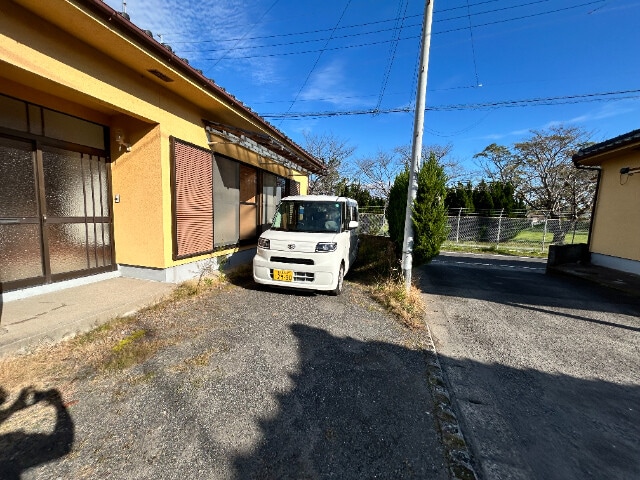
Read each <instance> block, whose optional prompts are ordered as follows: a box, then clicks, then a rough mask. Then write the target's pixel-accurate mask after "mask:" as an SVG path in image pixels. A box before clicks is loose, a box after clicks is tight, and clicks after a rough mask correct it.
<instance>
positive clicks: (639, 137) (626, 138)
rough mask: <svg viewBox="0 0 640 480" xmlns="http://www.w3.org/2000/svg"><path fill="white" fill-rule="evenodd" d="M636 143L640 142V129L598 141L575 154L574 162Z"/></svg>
mask: <svg viewBox="0 0 640 480" xmlns="http://www.w3.org/2000/svg"><path fill="white" fill-rule="evenodd" d="M634 143H640V129H638V130H633V131H632V132H629V133H625V134H624V135H619V136H617V137H615V138H611V139H609V140H605V141H604V142H600V143H596V144H595V145H591V146H590V147H586V148H582V149H580V150H579V151H578V153H576V154H575V155H574V156H573V162H574V163H575V162H579V161H580V160H584V159H587V158H590V157H594V156H596V155H600V154H602V153H606V152H609V151H611V150H616V149H618V148H621V147H624V146H627V145H631V144H634Z"/></svg>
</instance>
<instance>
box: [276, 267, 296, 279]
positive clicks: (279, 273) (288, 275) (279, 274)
mask: <svg viewBox="0 0 640 480" xmlns="http://www.w3.org/2000/svg"><path fill="white" fill-rule="evenodd" d="M273 279H274V280H279V281H281V282H293V271H291V270H276V269H274V270H273Z"/></svg>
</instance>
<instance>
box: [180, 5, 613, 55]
mask: <svg viewBox="0 0 640 480" xmlns="http://www.w3.org/2000/svg"><path fill="white" fill-rule="evenodd" d="M603 1H605V0H594V1H591V2H586V3H581V4H578V5H572V6H569V7H564V8H559V9H555V10H548V11H545V12H538V13H532V14H529V15H523V16H520V17H513V18H507V19H502V20H495V21H492V22H486V23H481V24H478V25H474V28H479V27H487V26H491V25H497V24H501V23H508V22H514V21H518V20H526V19H530V18H535V17H540V16H543V15H550V14H553V13H559V12H563V11H567V10H572V9H575V8H580V7H585V6H589V5H594V4H597V3H602V2H603ZM464 18H466V16H465V17H464ZM468 28H469V27H468V26H465V27H458V28H452V29H449V30H442V31H439V32H434V33H432V35H441V34H444V33H453V32H459V31H462V30H467V29H468ZM336 38H339V37H336ZM416 38H420V36H419V35H412V36H408V37H404V38H400V41H404V40H414V39H416ZM393 41H394V40H379V41H376V42H367V43H360V44H354V45H343V46H339V47H332V48H323V49H321V50H303V51H297V52H280V53H271V54H264V53H263V54H256V55H243V56H233V57H229V58H228V59H229V60H242V59H251V58H270V57H284V56H291V55H303V54H309V53H318V52H321V51H322V52H324V51H330V50H346V49H350V48H361V47H369V46H373V45H381V44H385V43H391V42H393ZM309 42H310V41H306V42H305V43H309ZM247 48H248V47H247ZM251 48H257V47H251ZM181 53H182V52H181ZM220 60H222V58H220V59H217V58H204V59H201V61H220Z"/></svg>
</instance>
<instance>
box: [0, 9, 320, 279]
mask: <svg viewBox="0 0 640 480" xmlns="http://www.w3.org/2000/svg"><path fill="white" fill-rule="evenodd" d="M0 95H1V96H2V98H3V99H4V100H3V101H4V104H5V105H10V106H11V108H13V109H14V110H15V112H14V113H12V112H10V111H8V110H6V109H5V112H3V113H2V114H0V141H1V142H4V143H1V142H0V146H1V148H3V149H4V150H2V151H0V156H1V155H3V154H4V155H10V154H11V155H12V154H13V153H7V152H9V150H11V152H13V151H14V150H15V149H16V148H18V147H16V146H15V145H16V143H15V142H16V141H18V142H19V143H20V147H19V148H18V150H20V148H22V149H24V148H27V149H28V148H32V149H33V155H34V158H35V159H36V161H35V163H34V167H33V168H34V171H33V172H27V173H28V175H31V176H33V178H34V181H35V182H36V187H37V188H36V190H37V189H41V190H38V191H36V192H35V198H36V202H35V203H37V204H38V205H39V206H38V208H37V209H36V208H35V207H34V210H33V212H32V213H29V212H27V213H19V212H18V213H16V212H17V210H16V212H13V213H12V212H11V211H9V210H7V211H6V212H3V211H1V210H0V230H2V229H4V230H2V231H0V233H2V232H3V231H6V232H11V233H16V235H17V234H22V233H21V232H23V231H24V232H27V231H29V232H36V231H37V232H39V234H38V235H40V240H39V241H40V244H41V245H42V246H41V255H42V264H43V265H44V266H43V271H42V272H41V274H38V275H35V274H32V277H29V278H26V277H25V278H26V279H25V278H22V277H24V276H25V275H26V274H24V273H21V272H20V270H24V269H20V268H14V269H13V270H11V271H9V269H6V270H3V271H0V286H2V285H4V288H5V290H6V289H7V285H8V286H9V289H11V288H18V287H20V288H22V287H23V286H29V285H30V284H31V283H33V284H35V285H38V284H43V283H51V282H56V281H60V280H64V279H65V278H67V277H69V276H71V277H73V276H82V275H88V274H92V273H96V272H100V271H107V270H114V269H115V268H116V265H120V266H128V267H132V269H129V270H128V271H129V272H130V273H132V274H134V275H135V274H136V272H138V273H141V272H143V271H144V270H145V269H146V270H148V272H150V274H151V275H152V276H153V275H154V274H156V273H157V272H163V271H167V270H171V269H175V268H177V267H180V266H182V265H188V264H194V262H198V261H202V260H203V259H207V258H210V257H215V256H220V255H227V254H229V253H233V252H235V251H238V250H241V249H243V248H250V247H251V241H250V239H246V238H245V239H244V242H243V245H240V243H242V242H240V239H238V241H237V242H232V241H229V240H228V239H227V240H225V241H224V242H222V243H223V244H220V243H221V242H218V245H217V246H216V247H215V248H206V249H205V250H202V252H201V254H198V251H195V253H190V252H191V251H186V253H185V251H182V252H180V251H179V249H178V248H177V246H176V236H178V237H180V236H181V235H182V237H184V236H185V235H187V236H188V235H191V232H196V233H199V232H200V231H201V230H202V229H203V227H202V225H200V226H197V227H194V228H195V230H194V229H193V228H192V229H191V230H190V228H191V227H190V226H189V224H188V222H189V221H190V220H189V218H187V217H188V215H187V217H184V218H183V217H180V215H179V214H178V213H177V212H178V210H177V209H179V208H182V207H181V205H183V203H181V202H183V200H184V199H182V198H179V197H180V195H181V194H180V193H176V192H178V190H179V189H177V187H176V185H177V183H176V182H182V183H183V184H184V183H189V182H191V179H190V178H184V179H183V178H178V177H179V174H177V173H176V172H177V171H178V169H179V168H181V167H179V165H178V164H180V165H182V166H184V165H187V167H188V163H189V161H190V157H189V155H191V154H192V153H193V155H196V156H198V155H200V156H202V155H205V157H204V158H205V159H206V158H207V155H210V156H211V161H212V162H213V165H214V167H213V168H214V170H215V168H217V167H216V165H217V162H218V160H217V159H218V158H221V159H222V158H224V159H227V160H230V161H232V163H231V164H229V165H232V166H233V165H236V164H238V165H244V166H246V167H248V168H249V170H247V171H248V172H249V174H250V176H251V181H253V182H254V183H255V188H256V192H255V195H254V196H251V195H250V196H249V198H248V200H247V199H241V203H242V202H244V201H245V200H247V201H248V202H249V207H250V208H248V210H247V209H245V210H244V211H249V212H250V213H251V214H253V212H254V211H255V212H256V213H255V215H256V223H257V226H258V228H260V225H261V223H262V224H264V218H263V217H264V216H265V215H266V214H265V212H264V207H263V201H264V199H263V196H264V195H271V194H270V193H268V191H270V190H267V189H266V187H264V189H262V187H263V186H264V185H267V183H269V182H272V183H273V182H274V181H275V180H274V179H281V180H282V182H288V183H286V185H287V188H288V186H289V185H299V191H300V192H301V193H306V189H307V185H308V175H309V173H310V172H315V173H317V172H319V171H321V169H322V164H321V162H319V161H318V160H317V159H315V158H314V157H312V156H311V155H310V154H308V153H307V152H306V151H304V150H303V149H302V148H301V147H299V146H298V145H296V144H295V143H294V142H292V141H291V140H290V139H288V138H287V137H286V136H285V135H284V134H283V133H282V132H280V131H278V130H277V129H275V128H274V127H272V126H271V125H270V124H268V123H267V122H265V121H264V120H263V119H261V118H260V117H259V116H257V115H256V114H255V113H253V112H252V111H251V110H250V109H248V108H247V107H245V106H244V105H242V104H241V103H240V102H239V101H238V100H237V99H235V98H234V97H232V96H231V95H229V94H228V93H226V91H224V90H222V89H221V88H220V87H218V86H217V85H215V84H214V83H213V82H212V81H210V80H208V79H206V78H205V77H203V76H202V75H201V73H199V72H197V71H195V70H194V69H193V68H191V67H190V66H189V65H188V64H187V63H186V62H183V61H182V60H181V59H179V58H178V57H176V56H175V55H173V53H172V52H171V51H170V50H168V49H166V48H165V47H163V46H162V45H160V44H159V43H157V42H156V41H155V40H153V38H152V37H149V36H148V35H146V34H145V33H144V32H142V31H141V30H140V29H139V28H137V27H136V26H135V25H133V24H131V23H130V22H129V21H128V20H127V19H125V18H123V17H122V16H121V15H120V14H118V13H117V12H114V11H112V10H111V9H110V8H109V7H108V6H106V5H105V4H103V3H102V2H100V1H99V0H78V1H72V0H61V1H58V2H55V4H53V3H50V2H42V1H40V0H16V1H15V2H2V3H1V4H0ZM23 108H24V109H25V110H28V112H30V114H31V116H28V117H27V118H29V119H30V120H28V122H30V123H29V125H27V126H26V127H25V128H23V127H22V126H21V123H20V122H21V120H20V118H18V117H21V116H22V115H23V112H22V111H21V110H22V109H23ZM58 112H59V113H60V114H63V115H59V114H58ZM36 114H37V115H39V116H42V118H43V119H42V120H41V121H40V122H41V123H42V124H43V125H44V131H42V130H43V128H41V126H40V125H36V123H37V122H35V121H34V120H33V119H34V118H35V116H36ZM12 115H13V117H12ZM76 118H77V119H79V121H80V123H79V124H81V125H83V126H85V127H86V128H87V131H88V132H89V131H93V132H96V131H98V132H100V131H103V132H104V138H105V141H104V142H103V143H104V144H103V145H100V142H99V141H98V142H92V141H89V140H87V141H85V140H83V139H82V138H80V137H78V138H80V139H79V140H78V139H77V138H75V137H74V134H73V132H72V130H73V127H71V126H70V125H72V124H74V122H76V120H75V119H76ZM56 119H57V120H56ZM203 120H207V121H211V122H214V123H215V125H217V126H218V127H216V128H219V129H221V132H218V130H216V133H220V136H216V135H215V134H211V133H210V132H208V131H207V130H206V129H205V123H204V122H203ZM23 123H24V122H23ZM67 124H68V125H67ZM56 128H57V129H58V130H60V131H61V132H62V133H60V134H55V133H54V134H51V132H54V131H55V130H56ZM83 128H84V127H83ZM227 128H229V129H230V130H229V131H227V130H226V129H227ZM65 129H66V131H64V130H65ZM96 129H97V130H96ZM99 129H102V130H99ZM230 131H233V132H234V133H236V134H237V132H238V131H241V132H246V134H247V135H246V136H248V137H249V140H248V141H247V140H243V142H239V141H238V138H239V137H238V136H237V135H236V136H233V135H231V134H229V132H230ZM50 135H53V137H51V138H50ZM94 136H95V134H94ZM252 138H253V140H251V139H252ZM254 140H255V141H254ZM176 141H177V144H179V145H180V146H181V148H182V149H183V150H180V152H183V151H186V152H187V153H179V152H178V150H177V147H176V146H175V145H176V143H175V142H176ZM210 141H213V142H215V143H213V144H211V145H210V143H209V142H210ZM256 142H258V143H260V142H262V145H258V143H256ZM24 145H27V146H29V145H30V146H31V147H24ZM265 145H266V146H265ZM273 145H277V147H278V148H273ZM48 148H55V149H62V150H64V152H65V153H64V155H67V156H68V157H69V158H75V157H74V156H78V158H79V159H78V172H81V173H79V174H78V175H80V176H82V175H84V176H85V177H83V178H85V179H84V180H79V181H80V183H82V182H83V181H84V182H85V184H84V185H85V187H84V199H83V200H81V202H84V204H85V207H84V211H85V213H86V212H87V211H88V210H87V206H86V205H88V204H89V203H90V202H91V203H92V206H91V207H90V208H89V210H92V212H93V213H92V214H91V215H89V214H87V215H85V216H86V218H85V219H84V220H82V219H80V220H79V214H78V213H77V212H76V213H75V214H73V215H71V214H69V215H67V216H65V217H64V218H63V217H60V215H62V214H59V216H58V217H59V218H58V217H56V219H55V220H54V219H52V217H51V216H50V217H49V218H45V217H46V215H42V214H43V212H44V210H46V208H47V201H46V200H42V199H43V198H44V199H46V198H47V195H49V193H50V192H47V190H46V189H47V188H48V187H49V185H50V184H51V185H54V187H55V188H58V189H63V186H62V183H63V180H55V181H53V180H51V181H50V180H49V179H48V178H47V175H52V173H51V167H47V165H48V163H47V162H48V161H49V162H54V163H55V161H58V160H56V159H57V158H58V157H57V156H56V155H58V154H57V153H47V149H48ZM12 149H13V150H12ZM16 151H17V150H16ZM3 152H4V153H3ZM56 152H57V150H56ZM190 152H192V153H190ZM282 152H285V153H282ZM179 154H180V155H182V156H183V157H184V158H183V159H180V158H178V155H179ZM267 154H268V155H269V158H267V157H266V155H267ZM47 155H49V156H51V157H52V159H51V160H48V157H47ZM64 155H63V156H64ZM80 157H81V158H82V159H81V160H80ZM6 158H8V157H6ZM73 161H75V160H73ZM0 162H2V158H1V157H0ZM7 162H8V160H6V161H5V163H6V165H5V166H4V167H2V168H5V170H7V169H10V168H17V167H15V165H14V166H11V165H9V164H8V163H7ZM220 162H222V160H220ZM205 163H206V162H205ZM94 164H95V165H94ZM25 165H26V164H25ZM221 165H222V164H221ZM25 168H27V169H28V170H29V169H31V168H32V167H31V166H30V165H27V166H25ZM101 168H102V169H103V170H104V172H102V170H100V169H101ZM220 168H222V167H220ZM242 168H244V167H242ZM7 171H9V170H7ZM17 171H18V170H15V171H13V170H12V172H13V174H15V173H16V172H17ZM87 172H90V173H89V175H94V177H95V178H94V180H86V176H87ZM91 172H93V173H91ZM25 175H26V174H25ZM176 175H178V176H176ZM80 176H79V177H78V178H80ZM245 176H246V172H245ZM267 177H268V178H267ZM107 180H108V184H107V183H104V182H106V181H107ZM7 181H9V180H8V179H7V178H0V187H2V185H1V183H2V182H7ZM294 181H295V182H297V184H296V183H293V182H294ZM52 182H53V183H52ZM55 182H58V183H55ZM87 182H89V183H87ZM91 182H93V183H92V184H91V185H92V186H91V187H90V188H89V187H87V186H88V185H89V184H90V183H91ZM99 182H103V184H102V187H101V189H100V188H98V187H97V184H98V183H99ZM211 182H213V180H211V179H210V180H209V186H208V188H212V187H211V185H210V184H211ZM278 182H280V180H278ZM203 185H204V184H203ZM252 185H253V183H252V184H251V185H250V188H254V187H253V186H252ZM278 185H285V183H278ZM204 186H205V187H207V185H204ZM187 187H188V188H192V189H193V190H194V191H197V189H198V188H201V185H196V186H189V185H187ZM52 188H53V187H52ZM55 188H54V190H55ZM235 188H245V190H246V188H247V187H246V186H244V187H238V186H236V187H235ZM278 188H280V189H284V187H278ZM272 190H273V189H272ZM69 191H71V190H70V189H69ZM180 191H182V190H180ZM274 191H275V190H274ZM278 191H279V192H280V190H278ZM52 195H53V194H52ZM96 196H99V197H100V199H101V200H100V201H101V202H102V203H101V204H100V211H101V212H102V213H100V214H98V213H96V212H97V210H96V211H94V210H95V209H94V207H93V202H96V201H97V200H96V198H95V197H96ZM183 196H188V192H187V194H183ZM245 196H246V195H245ZM90 197H91V198H90ZM107 197H108V198H107ZM27 200H28V201H29V202H30V200H29V199H27ZM27 200H25V201H27ZM187 200H188V199H187ZM205 200H206V199H205ZM60 202H64V200H60ZM205 203H206V202H205ZM245 203H246V202H245ZM96 205H97V203H96ZM48 206H49V207H51V205H48ZM188 207H189V208H192V209H193V208H195V209H196V210H197V209H198V206H197V205H188ZM254 207H255V208H254ZM61 208H62V207H61ZM65 208H66V207H65ZM218 208H220V207H219V206H218ZM237 208H242V207H237ZM36 210H37V211H38V212H40V213H37V212H36ZM38 215H40V216H38ZM258 216H261V218H258ZM98 217H99V218H100V220H96V219H97V218H98ZM200 221H201V222H202V221H203V219H202V218H201V219H200ZM204 221H205V222H206V218H204ZM56 222H57V223H56ZM83 222H84V223H83ZM96 222H102V226H101V227H100V228H97V229H96V228H95V224H96ZM211 222H212V228H213V229H214V232H215V227H216V225H215V222H214V219H213V218H212V219H211ZM107 223H109V225H107ZM81 224H82V225H84V227H81V226H80V225H81ZM205 227H206V225H205ZM82 228H84V229H85V230H86V231H87V232H89V233H87V236H86V238H85V239H84V241H85V243H91V242H94V247H95V248H94V250H91V248H93V247H91V246H88V247H87V245H85V246H84V247H82V245H80V246H78V245H75V244H73V243H74V241H73V240H69V239H70V238H72V237H71V236H69V234H68V232H69V231H71V230H75V231H76V232H79V231H81V230H82ZM207 228H208V227H207ZM240 228H241V229H242V228H243V227H242V226H241V227H240ZM92 229H93V230H92ZM245 229H246V227H245ZM205 230H206V228H205ZM49 231H51V232H52V233H51V234H50V235H49V234H48V233H47V232H49ZM54 232H55V233H56V234H58V235H59V237H60V238H61V239H62V240H60V238H58V237H55V235H54V234H53V233H54ZM185 232H186V233H185ZM205 233H206V232H205ZM257 233H259V231H258V232H257ZM65 235H66V237H65ZM78 235H79V234H78V233H76V234H75V237H74V238H76V239H77V237H78ZM96 235H102V237H101V240H100V241H96V240H95V238H94V237H95V236H96ZM0 236H2V235H0ZM5 237H6V238H8V235H5ZM54 238H56V239H57V240H55V241H54ZM64 238H67V240H64ZM103 240H104V242H108V247H109V250H112V251H109V252H107V251H105V248H106V247H105V246H104V245H103V244H101V243H100V242H102V241H103ZM187 240H188V239H187ZM182 241H183V242H184V238H183V240H182ZM204 241H205V242H206V239H205V240H204ZM56 242H57V243H56ZM65 242H67V243H68V245H66V246H65V244H64V243H65ZM35 243H36V242H34V244H35ZM76 243H77V242H76ZM72 244H73V245H72ZM65 248H66V250H65ZM78 248H88V250H87V252H88V253H87V257H88V259H89V260H88V264H87V268H86V269H80V270H78V269H77V268H76V267H74V268H76V270H73V269H71V270H70V271H69V272H67V271H64V270H65V268H64V267H55V268H54V266H53V265H54V263H55V262H56V261H58V262H60V261H62V260H59V259H60V258H63V257H64V255H66V254H68V255H70V256H74V255H75V257H74V258H75V259H76V261H79V262H80V263H81V261H82V258H81V257H82V252H80V251H79V250H78V251H76V252H72V250H74V249H76V250H77V249H78ZM96 248H97V249H98V250H99V251H98V250H96ZM181 248H187V249H188V248H192V250H193V249H194V248H195V249H196V250H197V248H196V247H189V245H188V242H187V246H186V247H181ZM34 252H35V247H34ZM96 252H98V253H96ZM50 256H51V258H49V257H50ZM93 257H95V258H97V259H98V260H96V261H94V258H93ZM0 260H6V259H0ZM15 261H16V262H18V260H15ZM32 263H33V265H30V266H29V268H30V269H32V270H33V269H35V270H33V271H36V270H37V263H38V262H37V261H33V262H32ZM49 264H50V265H49ZM47 265H49V266H47ZM185 271H186V270H185ZM74 272H75V273H74ZM191 272H192V273H193V269H191ZM36 273H37V272H36ZM20 275H22V277H20ZM34 275H35V276H34ZM142 275H143V276H144V275H145V274H144V273H142ZM163 275H164V276H162V275H160V276H161V277H162V278H161V279H165V280H171V279H181V278H183V277H184V275H185V273H184V272H183V273H181V274H178V275H171V274H168V273H166V272H165V273H163ZM156 276H157V275H156ZM154 278H155V277H154Z"/></svg>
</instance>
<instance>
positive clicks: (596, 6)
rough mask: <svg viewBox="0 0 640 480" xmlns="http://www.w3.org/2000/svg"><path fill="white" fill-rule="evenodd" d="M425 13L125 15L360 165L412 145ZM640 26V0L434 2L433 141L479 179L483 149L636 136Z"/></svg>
mask: <svg viewBox="0 0 640 480" xmlns="http://www.w3.org/2000/svg"><path fill="white" fill-rule="evenodd" d="M106 3H108V4H109V5H110V6H112V7H113V8H114V9H116V10H122V1H121V0H107V2H106ZM424 4H425V2H424V1H420V0H384V1H381V0H314V1H305V0H254V1H251V0H200V1H198V2H194V1H190V0H127V1H126V11H127V13H128V14H129V15H130V17H131V20H132V21H133V22H134V23H135V24H137V25H138V26H139V27H141V28H143V29H148V30H151V31H152V32H153V33H154V36H155V37H156V39H158V40H161V41H162V42H163V43H167V44H169V45H170V46H171V47H172V48H173V50H174V51H175V52H176V54H177V55H179V56H181V57H184V58H186V59H188V60H189V62H190V64H191V65H193V66H194V67H196V68H198V69H200V70H202V71H203V72H204V74H205V75H206V76H207V77H209V78H211V79H213V80H214V81H215V82H216V83H218V84H219V85H220V86H222V87H223V88H225V89H226V90H227V91H229V92H230V93H232V94H233V95H235V96H236V97H237V98H238V99H239V100H241V101H242V102H243V103H244V104H246V105H247V106H249V107H251V108H252V109H253V110H254V111H256V112H257V113H259V114H261V115H264V116H265V117H266V118H267V119H268V120H269V121H270V122H271V123H272V124H274V125H275V126H276V127H278V128H279V129H280V130H282V131H283V132H284V133H285V134H286V135H288V136H289V137H291V138H292V139H293V140H294V141H296V142H298V143H300V144H304V138H303V132H305V131H306V132H310V133H312V134H327V133H329V134H333V135H335V136H338V137H340V138H342V139H345V140H347V141H348V142H349V143H350V144H352V145H354V146H355V147H356V151H355V153H354V156H355V157H365V156H373V155H375V154H376V152H377V151H379V150H383V151H390V150H391V149H393V148H394V147H396V146H401V145H407V144H409V143H410V142H411V138H412V130H413V119H414V116H413V113H412V111H403V110H411V107H412V106H413V103H414V102H415V96H416V84H417V64H418V56H419V48H420V32H421V23H422V14H423V10H424V6H425V5H424ZM638 25H640V0H637V1H636V0H615V1H614V0H468V1H467V0H448V1H445V0H435V3H434V16H433V33H432V39H431V53H430V62H429V75H428V88H427V109H428V110H427V112H426V116H425V133H424V143H425V144H441V145H446V144H451V145H452V147H453V150H452V153H451V155H452V157H453V158H455V159H457V160H458V161H459V162H461V163H462V164H463V165H464V166H465V167H466V168H468V169H473V168H474V162H473V159H472V157H473V155H474V154H475V153H478V152H480V151H482V150H483V149H484V148H485V147H486V146H487V145H489V144H491V143H494V142H495V143H498V144H502V145H506V146H509V145H511V144H513V143H514V142H517V141H520V140H522V139H524V138H526V137H527V136H528V134H529V131H530V130H532V129H544V128H548V127H550V126H552V125H556V124H565V125H571V126H579V127H583V128H584V129H586V130H588V131H591V132H593V137H592V138H593V140H594V141H601V140H606V139H608V138H611V137H615V136H617V135H620V134H623V133H626V132H629V131H631V130H634V129H637V128H640V115H639V113H640V82H639V81H638V80H639V79H640V62H639V61H638V59H637V55H636V50H637V48H638V47H639V46H640V28H639V27H638ZM616 92H626V93H616ZM595 94H605V95H595ZM546 99H553V100H546ZM509 102H518V103H516V104H515V106H506V105H505V104H509ZM374 110H377V111H379V113H377V114H370V113H368V114H360V112H363V111H364V112H370V111H374ZM274 115H275V116H274ZM278 115H280V116H281V115H289V116H290V115H296V117H294V118H291V117H290V118H284V119H283V118H281V117H278Z"/></svg>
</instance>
